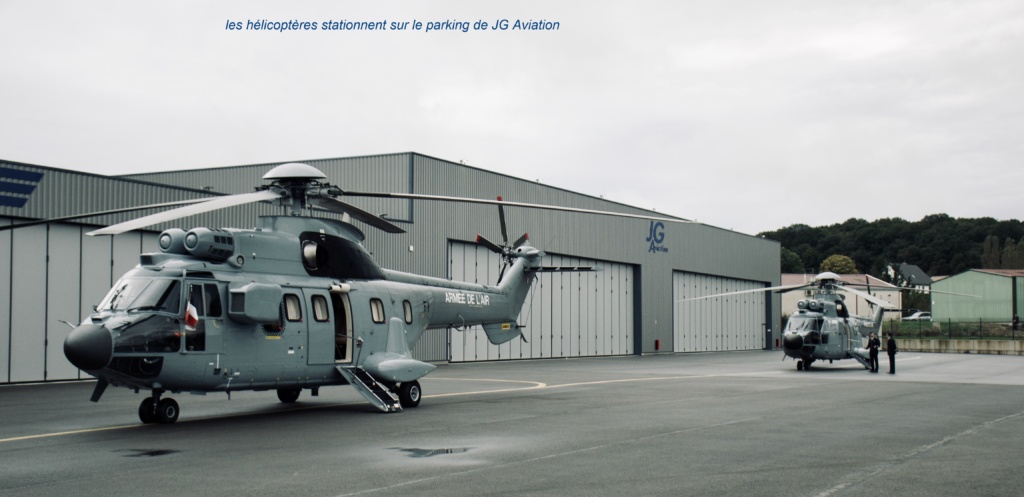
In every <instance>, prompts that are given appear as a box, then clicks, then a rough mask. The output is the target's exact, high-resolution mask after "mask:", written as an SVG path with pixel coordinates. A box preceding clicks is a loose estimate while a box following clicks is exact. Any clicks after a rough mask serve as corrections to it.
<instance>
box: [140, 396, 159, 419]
mask: <svg viewBox="0 0 1024 497" xmlns="http://www.w3.org/2000/svg"><path fill="white" fill-rule="evenodd" d="M139 420H140V421H142V422H143V423H146V424H150V423H156V422H157V418H156V409H153V397H146V398H145V399H144V400H143V401H142V403H141V404H139Z"/></svg>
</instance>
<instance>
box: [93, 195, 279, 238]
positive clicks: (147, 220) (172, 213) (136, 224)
mask: <svg viewBox="0 0 1024 497" xmlns="http://www.w3.org/2000/svg"><path fill="white" fill-rule="evenodd" d="M280 196H281V195H280V194H279V193H275V192H272V191H270V190H262V191H258V192H253V193H242V194H239V195H228V196H225V197H217V198H213V199H209V200H206V201H204V202H201V203H196V204H194V205H188V206H185V207H179V208H177V209H171V210H169V211H164V212H158V213H156V214H150V215H148V216H143V217H140V218H136V219H132V220H131V221H125V222H123V223H119V224H115V225H113V226H107V227H106V228H100V229H98V230H95V231H90V232H88V233H86V235H89V236H97V235H117V234H120V233H124V232H126V231H131V230H134V229H138V228H144V227H146V226H150V225H153V224H159V223H165V222H167V221H173V220H175V219H180V218H183V217H188V216H194V215H196V214H202V213H204V212H210V211H215V210H217V209H224V208H227V207H234V206H236V205H244V204H251V203H253V202H262V201H265V200H274V199H276V198H279V197H280Z"/></svg>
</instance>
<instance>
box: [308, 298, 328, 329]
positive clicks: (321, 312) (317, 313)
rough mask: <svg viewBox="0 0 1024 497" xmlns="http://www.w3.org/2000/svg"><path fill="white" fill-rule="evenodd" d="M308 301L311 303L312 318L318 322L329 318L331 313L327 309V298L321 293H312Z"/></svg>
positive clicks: (323, 321)
mask: <svg viewBox="0 0 1024 497" xmlns="http://www.w3.org/2000/svg"><path fill="white" fill-rule="evenodd" d="M310 302H311V303H312V304H313V319H315V320H316V321H317V322H320V323H325V322H327V321H330V320H331V315H330V314H329V313H328V311H327V299H326V298H324V296H323V295H314V296H313V298H312V299H311V300H310Z"/></svg>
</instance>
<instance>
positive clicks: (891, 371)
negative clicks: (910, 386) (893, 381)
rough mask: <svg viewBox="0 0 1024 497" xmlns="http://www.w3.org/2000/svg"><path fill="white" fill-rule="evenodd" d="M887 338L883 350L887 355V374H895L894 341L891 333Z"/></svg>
mask: <svg viewBox="0 0 1024 497" xmlns="http://www.w3.org/2000/svg"><path fill="white" fill-rule="evenodd" d="M887 336H888V337H889V339H888V340H886V341H885V350H886V351H887V352H888V353H889V374H896V339H895V338H893V337H892V332H889V334H888V335H887Z"/></svg>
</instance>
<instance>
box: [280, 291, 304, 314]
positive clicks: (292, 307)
mask: <svg viewBox="0 0 1024 497" xmlns="http://www.w3.org/2000/svg"><path fill="white" fill-rule="evenodd" d="M284 317H285V319H287V320H289V321H302V301H300V300H299V296H298V295H295V294H294V293H286V294H285V295H284Z"/></svg>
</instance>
